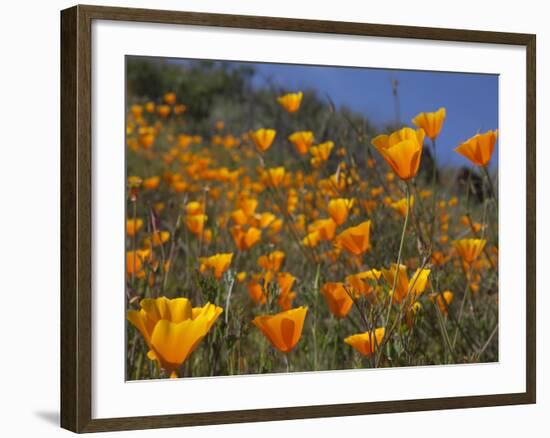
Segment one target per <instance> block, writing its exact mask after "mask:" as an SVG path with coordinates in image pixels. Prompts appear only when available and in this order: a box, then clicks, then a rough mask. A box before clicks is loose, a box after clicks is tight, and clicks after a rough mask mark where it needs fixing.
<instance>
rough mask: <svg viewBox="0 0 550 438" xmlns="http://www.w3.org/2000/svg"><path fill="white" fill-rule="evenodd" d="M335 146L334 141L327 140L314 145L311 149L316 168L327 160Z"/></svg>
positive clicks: (313, 164) (312, 160)
mask: <svg viewBox="0 0 550 438" xmlns="http://www.w3.org/2000/svg"><path fill="white" fill-rule="evenodd" d="M333 148H334V143H333V142H332V141H325V142H324V143H321V144H318V145H317V146H312V147H311V149H310V150H309V152H310V154H311V165H312V166H313V167H314V168H318V167H319V166H320V165H321V164H322V163H323V162H324V161H327V160H328V159H329V157H330V152H331V151H332V149H333Z"/></svg>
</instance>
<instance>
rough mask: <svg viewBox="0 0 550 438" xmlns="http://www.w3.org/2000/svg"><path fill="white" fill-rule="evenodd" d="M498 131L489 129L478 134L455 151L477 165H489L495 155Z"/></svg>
mask: <svg viewBox="0 0 550 438" xmlns="http://www.w3.org/2000/svg"><path fill="white" fill-rule="evenodd" d="M497 136H498V131H497V130H495V131H487V132H485V133H483V134H476V135H474V136H473V137H472V138H470V139H468V140H466V141H465V142H464V143H462V144H460V145H459V146H458V147H457V148H455V152H458V153H459V154H460V155H462V156H464V157H466V158H468V160H470V161H471V162H472V163H474V164H475V165H477V166H482V167H484V166H487V164H489V161H491V157H492V155H493V150H494V149H495V143H496V141H497Z"/></svg>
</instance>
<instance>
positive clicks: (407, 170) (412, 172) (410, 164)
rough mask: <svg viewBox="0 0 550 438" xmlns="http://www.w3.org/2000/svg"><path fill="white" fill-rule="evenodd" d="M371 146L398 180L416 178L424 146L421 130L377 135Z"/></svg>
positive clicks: (422, 131)
mask: <svg viewBox="0 0 550 438" xmlns="http://www.w3.org/2000/svg"><path fill="white" fill-rule="evenodd" d="M372 144H373V145H374V147H375V148H376V149H377V150H378V152H380V155H382V158H384V160H386V162H387V163H388V164H389V165H390V167H391V168H392V170H393V171H394V172H395V173H396V175H397V176H398V177H399V178H401V179H402V180H404V181H406V180H409V179H411V178H413V177H415V176H416V174H417V173H418V168H419V167H420V158H421V156H422V147H423V144H424V130H423V129H417V130H416V131H415V130H414V129H411V128H403V129H400V130H399V131H396V132H394V133H392V134H391V135H385V134H383V135H379V136H378V137H375V138H373V139H372Z"/></svg>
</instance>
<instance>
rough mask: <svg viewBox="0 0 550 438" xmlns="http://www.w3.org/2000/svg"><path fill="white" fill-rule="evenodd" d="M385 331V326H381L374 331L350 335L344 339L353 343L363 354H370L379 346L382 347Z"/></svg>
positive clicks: (347, 342) (348, 342)
mask: <svg viewBox="0 0 550 438" xmlns="http://www.w3.org/2000/svg"><path fill="white" fill-rule="evenodd" d="M385 333H386V330H385V329H384V327H379V328H377V329H375V330H374V331H368V332H365V333H360V334H357V335H352V336H348V337H347V338H346V339H344V342H345V343H346V344H349V345H351V346H352V347H353V348H355V350H357V351H358V352H359V353H361V354H362V355H363V356H370V355H371V354H373V353H374V352H375V351H376V349H377V348H380V345H381V344H382V341H383V340H384V334H385Z"/></svg>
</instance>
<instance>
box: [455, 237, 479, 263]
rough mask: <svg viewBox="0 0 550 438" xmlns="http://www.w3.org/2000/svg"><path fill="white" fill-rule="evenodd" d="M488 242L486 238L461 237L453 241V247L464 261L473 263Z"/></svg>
mask: <svg viewBox="0 0 550 438" xmlns="http://www.w3.org/2000/svg"><path fill="white" fill-rule="evenodd" d="M486 244H487V241H486V240H485V239H460V240H455V241H454V242H453V247H454V248H455V249H456V251H457V252H458V255H459V256H460V258H461V259H462V260H463V261H464V262H466V263H472V262H473V261H474V260H476V259H477V258H478V257H479V255H480V254H481V253H482V251H483V249H484V248H485V245H486Z"/></svg>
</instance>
